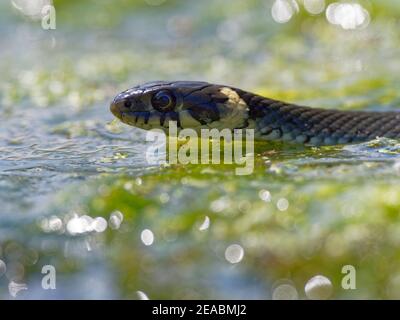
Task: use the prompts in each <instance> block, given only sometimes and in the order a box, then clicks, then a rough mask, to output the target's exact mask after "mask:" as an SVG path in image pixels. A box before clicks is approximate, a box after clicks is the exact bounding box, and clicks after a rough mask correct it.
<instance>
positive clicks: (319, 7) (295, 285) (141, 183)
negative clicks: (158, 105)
mask: <svg viewBox="0 0 400 320" xmlns="http://www.w3.org/2000/svg"><path fill="white" fill-rule="evenodd" d="M53 9H54V10H53ZM49 14H50V16H49ZM52 18H53V20H51V19H52ZM399 26H400V2H399V1H396V0H380V1H362V0H359V1H347V0H346V1H328V0H246V1H239V0H216V1H211V0H210V1H195V0H193V1H188V0H186V1H180V0H115V1H107V0H96V1H94V0H86V1H77V0H68V1H67V0H65V1H63V0H57V1H56V0H54V1H51V0H29V1H28V0H7V1H2V2H1V3H0V32H1V37H0V70H1V79H0V119H1V122H2V123H1V126H0V203H1V208H0V298H3V299H14V298H21V299H31V298H36V299H41V298H45V299H60V298H64V299H68V298H77V299H92V298H99V299H114V298H128V299H146V298H150V299H155V298H164V299H166V298H169V299H183V298H186V299H197V298H198V299H207V298H208V299H215V298H219V299H282V298H289V299H308V298H321V299H327V298H339V299H360V298H373V299H380V298H391V299H393V298H400V260H399V259H400V255H399V252H400V250H399V249H400V238H399V230H400V222H399V218H400V184H399V178H400V144H399V142H398V141H392V140H388V139H379V140H375V141H372V142H370V143H365V144H358V145H351V146H344V147H325V148H306V147H299V146H297V147H295V146H286V145H280V144H272V145H271V144H266V143H264V144H260V145H257V146H256V152H257V154H256V169H255V173H254V174H253V175H250V176H246V177H239V176H235V175H234V170H232V168H230V167H225V166H224V167H221V166H204V165H199V166H190V165H188V166H180V165H176V166H172V167H159V166H149V165H148V164H147V163H146V160H145V159H144V153H145V151H146V149H147V148H148V147H149V143H146V142H144V132H143V131H141V130H139V129H135V128H132V127H127V126H124V125H122V124H120V123H119V122H118V121H115V120H113V117H112V115H111V114H110V112H109V110H108V106H109V103H110V101H111V99H112V98H113V96H115V95H116V94H117V93H118V92H120V91H122V90H125V89H127V88H129V87H132V86H133V85H136V84H138V83H143V82H146V81H151V80H178V79H180V80H189V79H194V80H204V81H209V82H214V83H222V84H227V85H233V86H236V87H239V88H242V89H245V90H249V91H252V92H255V93H259V94H263V95H266V96H268V97H271V98H276V99H282V100H285V101H288V102H295V103H302V104H306V105H310V106H314V107H326V108H340V109H354V110H358V109H365V110H398V108H399V107H400V92H399V88H400V76H399V75H400V61H399V56H400V54H399V50H400V31H399V30H400V28H399ZM49 27H51V28H50V29H49ZM54 27H55V29H54ZM46 264H50V265H53V266H54V267H55V268H56V270H57V289H56V290H44V289H43V288H42V286H41V281H42V277H43V275H42V274H41V270H42V267H43V266H44V265H46ZM345 265H351V266H352V267H354V270H355V271H356V288H355V289H354V290H346V289H345V288H343V286H342V279H343V277H344V276H345V274H343V273H342V268H343V266H345ZM316 276H317V278H315V277H316ZM318 276H319V277H318Z"/></svg>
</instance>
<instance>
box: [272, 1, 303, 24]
mask: <svg viewBox="0 0 400 320" xmlns="http://www.w3.org/2000/svg"><path fill="white" fill-rule="evenodd" d="M297 12H299V5H298V4H297V2H296V1H295V0H276V1H275V2H274V4H273V5H272V8H271V14H272V18H273V19H274V20H275V21H276V22H278V23H286V22H288V21H289V20H290V19H291V18H292V16H293V15H294V14H295V13H297Z"/></svg>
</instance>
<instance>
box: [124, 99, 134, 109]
mask: <svg viewBox="0 0 400 320" xmlns="http://www.w3.org/2000/svg"><path fill="white" fill-rule="evenodd" d="M124 106H125V107H126V108H130V107H131V106H132V101H130V100H125V102H124Z"/></svg>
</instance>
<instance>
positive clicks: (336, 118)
mask: <svg viewBox="0 0 400 320" xmlns="http://www.w3.org/2000/svg"><path fill="white" fill-rule="evenodd" d="M234 90H236V89H234ZM236 92H237V93H238V94H239V96H240V97H241V98H242V99H243V100H244V101H245V102H246V103H247V105H248V107H249V118H250V119H253V120H255V122H256V124H257V127H258V128H259V129H262V131H261V135H262V136H265V137H266V138H267V139H268V136H269V135H271V132H273V131H274V130H275V135H278V136H282V135H283V134H286V135H285V136H286V137H288V136H289V137H292V138H293V140H295V139H296V137H298V136H300V135H301V136H304V135H305V136H306V137H307V139H306V141H305V143H307V142H309V141H310V140H311V139H312V138H319V139H321V141H320V143H317V144H337V143H349V142H361V141H367V140H371V139H374V138H376V137H388V138H395V139H396V138H400V112H396V111H393V112H368V111H339V110H329V109H320V108H310V107H305V106H298V105H295V104H290V103H285V102H282V101H277V100H273V99H268V98H264V97H262V96H259V95H254V94H252V93H249V92H245V91H242V90H236Z"/></svg>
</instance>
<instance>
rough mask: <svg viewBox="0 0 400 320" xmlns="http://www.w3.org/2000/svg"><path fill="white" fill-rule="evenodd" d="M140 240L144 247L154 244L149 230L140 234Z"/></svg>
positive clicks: (152, 235)
mask: <svg viewBox="0 0 400 320" xmlns="http://www.w3.org/2000/svg"><path fill="white" fill-rule="evenodd" d="M140 239H141V240H142V242H143V244H144V245H145V246H151V245H152V244H153V242H154V234H153V232H152V231H151V230H149V229H144V230H143V231H142V233H141V234H140Z"/></svg>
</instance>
